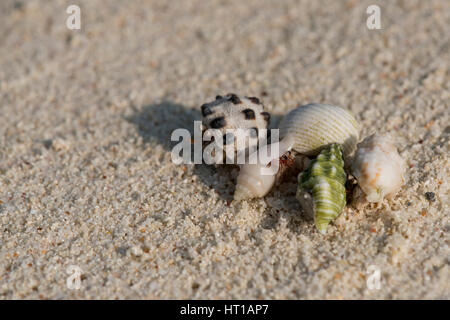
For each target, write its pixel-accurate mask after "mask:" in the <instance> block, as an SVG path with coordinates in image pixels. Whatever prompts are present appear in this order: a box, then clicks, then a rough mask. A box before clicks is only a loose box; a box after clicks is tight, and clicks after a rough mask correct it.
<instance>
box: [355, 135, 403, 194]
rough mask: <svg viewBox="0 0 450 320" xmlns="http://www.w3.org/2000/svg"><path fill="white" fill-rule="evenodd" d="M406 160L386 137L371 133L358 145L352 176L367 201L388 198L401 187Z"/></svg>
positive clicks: (387, 136) (390, 139)
mask: <svg viewBox="0 0 450 320" xmlns="http://www.w3.org/2000/svg"><path fill="white" fill-rule="evenodd" d="M404 172H405V161H404V160H403V159H402V158H401V157H400V155H399V154H398V151H397V149H396V147H395V145H394V143H393V141H392V138H391V137H390V136H389V135H378V134H373V135H371V136H369V137H367V138H365V139H364V140H363V141H362V142H361V143H359V144H358V149H357V150H356V153H355V157H354V159H353V163H352V174H353V176H354V177H355V178H356V179H357V180H358V185H359V186H360V188H361V189H362V190H363V191H364V193H365V194H366V199H367V201H369V202H381V201H383V199H384V197H391V196H393V195H395V194H396V193H397V191H398V190H399V189H400V188H401V186H402V185H403V184H404V182H405V179H404Z"/></svg>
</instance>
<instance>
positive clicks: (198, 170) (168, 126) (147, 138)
mask: <svg viewBox="0 0 450 320" xmlns="http://www.w3.org/2000/svg"><path fill="white" fill-rule="evenodd" d="M201 117H202V116H201V112H200V110H196V109H190V108H187V107H186V106H184V105H181V104H177V103H174V102H171V101H162V102H160V103H156V104H150V105H146V106H144V107H142V108H141V109H137V108H134V112H133V114H132V115H131V116H128V117H126V120H127V121H128V122H130V123H132V124H133V125H134V126H135V127H136V130H137V132H138V134H139V135H140V136H141V137H142V138H143V139H144V142H145V143H150V142H153V143H157V144H159V145H161V146H163V147H164V149H165V150H167V151H168V152H171V151H172V148H173V147H174V146H175V145H176V144H177V143H178V141H175V142H172V141H171V139H170V137H171V134H172V132H173V131H174V130H175V129H178V128H184V129H187V130H188V131H189V132H190V133H191V136H192V137H193V136H194V121H196V120H201ZM281 118H282V116H281V115H273V114H271V121H270V126H269V128H277V126H278V124H279V122H280V120H281ZM236 168H238V167H237V166H235V165H219V166H214V165H206V164H197V165H195V166H194V170H193V174H194V175H196V176H197V177H198V178H199V179H200V181H201V182H202V183H203V184H205V185H206V186H207V187H208V188H209V189H213V190H214V191H215V192H216V193H217V194H218V195H219V197H220V198H221V199H222V200H224V201H226V203H227V205H229V204H230V203H231V201H232V200H233V193H234V189H235V183H236V174H237V172H236ZM216 173H218V174H219V175H220V176H221V178H223V179H221V180H223V181H226V182H225V183H224V184H222V185H220V186H218V185H217V181H215V180H214V176H215V175H216ZM291 180H292V181H290V183H291V184H292V185H294V184H295V182H294V180H295V179H291ZM293 182H294V183H293ZM279 188H280V187H279V186H275V187H274V189H273V190H272V191H271V192H270V193H269V195H271V194H272V195H273V194H276V195H277V196H278V194H279V196H282V197H283V198H285V197H286V198H289V200H288V201H289V202H293V201H294V200H295V186H294V187H293V188H289V189H292V192H289V194H288V195H285V194H281V193H280V190H279ZM291 198H292V199H291ZM291 200H292V201H291ZM269 202H270V201H269ZM289 207H293V208H297V207H298V204H297V203H296V202H295V203H294V202H293V203H291V204H290V205H289ZM280 209H281V208H280ZM280 209H278V208H277V205H276V204H275V203H273V204H272V203H269V208H267V210H266V214H265V217H264V218H263V220H262V222H261V227H263V228H266V229H272V228H275V226H276V225H277V223H278V221H279V218H280V215H283V216H285V218H287V219H288V221H289V225H297V224H298V221H297V220H298V218H297V217H291V216H290V215H289V214H288V213H286V212H285V210H280ZM289 211H291V210H289ZM286 215H288V216H286ZM294 220H295V221H294ZM291 222H292V223H291ZM295 229H296V228H295Z"/></svg>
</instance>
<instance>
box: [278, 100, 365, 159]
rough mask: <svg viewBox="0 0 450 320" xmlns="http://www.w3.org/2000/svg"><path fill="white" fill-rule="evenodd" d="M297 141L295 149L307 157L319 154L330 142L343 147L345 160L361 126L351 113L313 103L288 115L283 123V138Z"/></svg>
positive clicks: (339, 108) (281, 133)
mask: <svg viewBox="0 0 450 320" xmlns="http://www.w3.org/2000/svg"><path fill="white" fill-rule="evenodd" d="M288 136H289V137H291V138H293V139H294V145H293V149H294V150H295V151H297V152H298V153H301V154H305V155H309V156H311V155H317V154H318V153H319V152H320V151H321V149H322V148H323V147H325V146H327V145H329V144H331V143H338V144H340V145H341V147H342V151H343V154H344V158H347V157H348V156H349V155H350V154H351V153H352V152H353V151H354V150H355V149H356V143H357V142H358V137H359V126H358V123H357V122H356V119H355V118H354V116H353V115H352V114H351V113H350V111H348V110H346V109H344V108H341V107H337V106H333V105H329V104H319V103H310V104H307V105H304V106H300V107H298V108H296V109H294V110H292V111H291V112H289V113H288V114H287V115H286V116H285V117H284V118H283V120H282V121H281V124H280V138H281V139H283V138H285V137H288Z"/></svg>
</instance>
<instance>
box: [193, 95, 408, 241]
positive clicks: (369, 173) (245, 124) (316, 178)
mask: <svg viewBox="0 0 450 320" xmlns="http://www.w3.org/2000/svg"><path fill="white" fill-rule="evenodd" d="M202 114H203V126H204V128H215V129H220V130H224V132H225V129H227V128H233V129H239V128H242V129H249V128H251V129H253V130H256V131H258V130H260V129H266V128H267V126H268V123H269V119H270V115H269V113H267V112H265V111H264V108H263V106H262V104H261V102H260V101H259V99H258V98H254V97H252V98H240V97H238V96H237V95H235V94H228V95H227V96H225V97H221V96H218V97H217V99H216V100H215V101H213V102H211V103H207V104H204V105H203V106H202ZM279 129H280V141H279V142H275V143H273V144H272V145H270V146H274V147H276V148H278V150H279V152H278V153H277V152H274V153H272V154H271V155H272V157H269V158H268V159H266V160H265V161H259V162H258V163H256V164H243V165H241V166H240V167H241V168H240V172H239V176H238V178H237V185H236V190H235V194H234V199H235V200H245V199H250V198H256V197H263V196H265V195H266V194H267V193H268V192H269V191H270V189H271V188H272V187H273V185H274V184H275V183H276V182H277V179H278V177H279V176H280V175H279V174H275V175H273V174H272V175H271V174H267V173H266V172H264V170H266V169H267V167H269V166H271V165H273V164H274V163H276V164H280V163H282V164H285V163H286V161H283V159H286V158H289V159H291V160H292V158H294V157H295V158H296V159H303V160H305V159H310V158H311V157H316V158H315V159H313V160H312V161H310V163H309V166H307V167H306V168H302V169H304V170H303V171H302V172H300V174H299V175H298V189H297V198H298V200H299V201H300V204H301V205H302V208H303V210H304V211H305V212H306V213H307V214H309V215H311V216H313V217H314V221H315V225H316V227H317V229H318V230H319V231H320V232H322V233H325V232H326V229H327V227H328V224H329V223H330V222H331V221H332V220H333V219H335V218H336V217H337V216H339V214H340V213H341V212H342V210H343V208H344V206H345V204H346V189H345V184H346V181H347V179H348V175H347V173H348V174H349V175H352V176H353V177H354V178H356V179H357V182H358V187H357V188H359V189H357V190H355V194H357V193H358V192H359V193H360V194H361V195H363V197H365V201H368V202H381V201H383V199H384V198H386V197H387V198H389V197H392V196H393V195H395V194H396V193H397V191H398V190H399V189H400V188H401V186H402V185H403V184H404V171H405V164H404V161H403V159H402V158H401V157H400V155H399V154H398V152H397V149H396V147H395V146H394V143H393V141H392V138H391V137H390V136H388V135H379V134H374V135H371V136H369V137H367V138H365V139H364V140H363V141H362V142H360V143H359V144H358V140H359V125H358V123H357V121H356V119H355V117H354V116H353V115H352V114H351V113H350V112H349V111H348V110H346V109H344V108H341V107H337V106H333V105H327V104H318V103H311V104H307V105H304V106H300V107H298V108H296V109H294V110H292V111H290V112H289V113H288V114H287V115H286V116H285V117H284V118H283V120H282V121H281V123H280V128H279ZM223 137H224V138H223V139H224V142H225V143H227V144H229V143H231V142H232V141H233V139H234V138H236V137H228V136H227V135H226V134H225V133H224V136H223ZM252 138H253V139H252V140H250V143H249V144H247V145H245V146H244V148H245V149H248V148H249V147H251V146H253V147H255V146H261V145H262V144H264V143H266V140H265V141H264V142H261V141H260V140H258V135H253V136H252ZM241 151H242V150H236V152H241ZM355 151H356V152H355ZM255 152H257V151H255ZM300 162H302V161H300ZM303 162H305V161H303ZM287 163H288V164H289V165H291V164H292V163H298V161H288V162H287ZM284 167H285V166H283V165H281V166H278V168H280V169H279V170H284ZM346 171H347V172H346ZM361 190H362V192H361Z"/></svg>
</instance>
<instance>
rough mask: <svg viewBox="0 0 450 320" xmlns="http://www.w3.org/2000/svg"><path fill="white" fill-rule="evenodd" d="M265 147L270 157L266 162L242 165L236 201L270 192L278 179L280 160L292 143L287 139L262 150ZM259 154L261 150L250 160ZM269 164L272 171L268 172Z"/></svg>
mask: <svg viewBox="0 0 450 320" xmlns="http://www.w3.org/2000/svg"><path fill="white" fill-rule="evenodd" d="M264 147H267V148H268V149H267V151H268V152H267V155H268V157H267V158H266V159H264V161H261V159H260V158H258V162H257V163H256V164H244V165H241V169H240V171H239V176H238V178H237V183H236V190H235V191H234V199H235V200H245V199H251V198H258V197H263V196H265V195H266V194H267V193H268V192H269V191H270V189H271V188H272V186H273V185H274V184H275V180H276V177H277V175H276V174H277V173H278V171H277V170H276V169H277V168H278V169H279V168H280V164H279V159H280V157H281V156H282V155H283V154H285V153H286V152H287V151H289V150H290V149H291V148H292V141H289V140H288V139H286V140H284V141H279V142H276V143H272V144H271V145H268V146H262V147H260V148H264ZM258 152H260V150H257V151H255V152H254V153H253V154H252V155H251V156H250V158H252V156H256V154H257V153H258ZM269 164H271V166H270V167H271V170H267V167H268V165H269ZM272 165H274V167H272ZM270 173H271V174H270Z"/></svg>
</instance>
